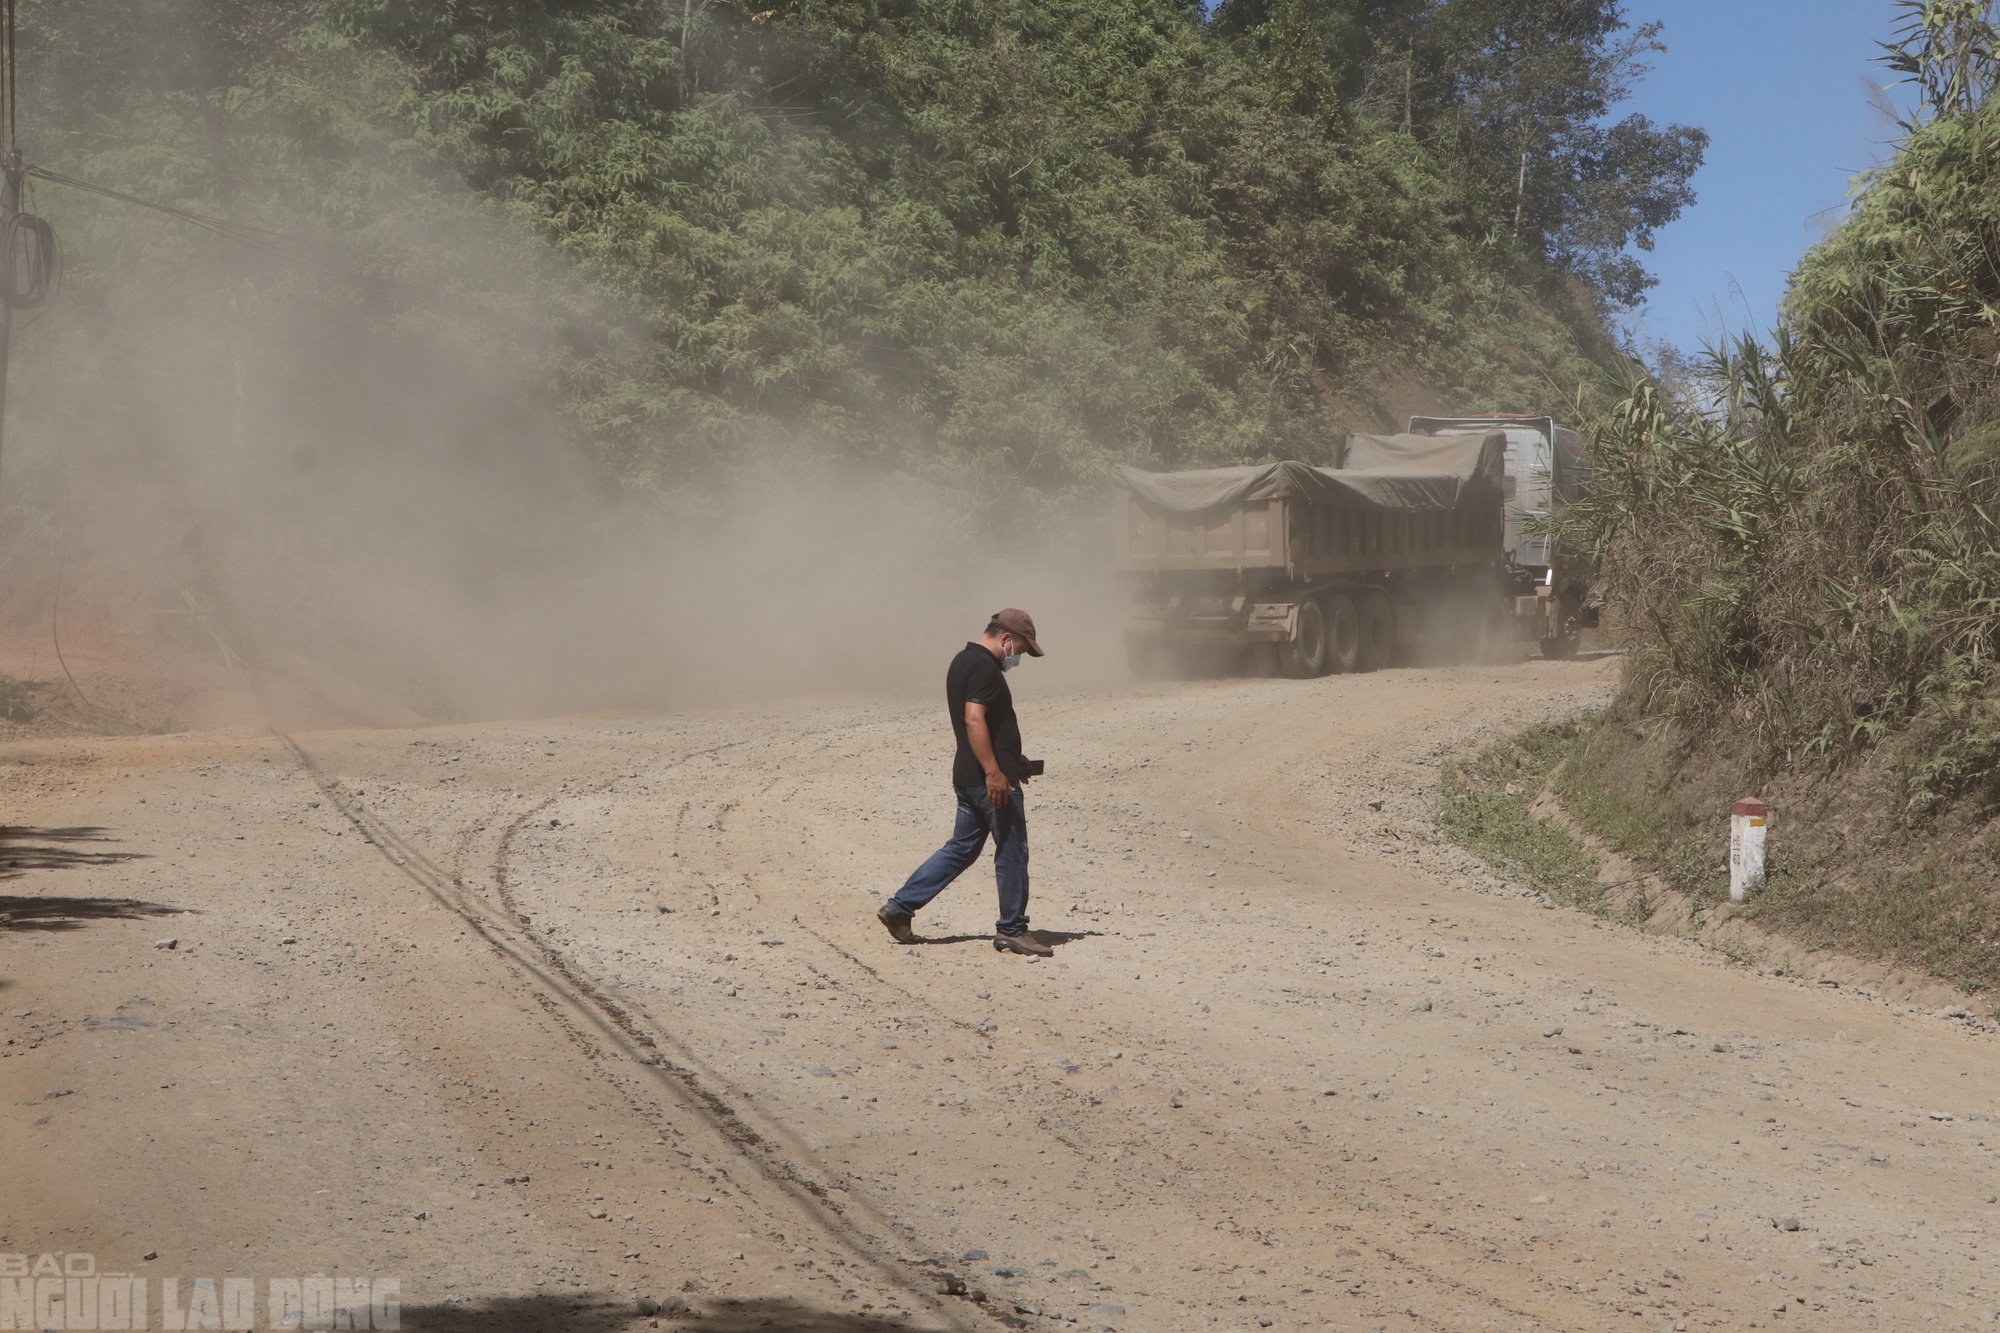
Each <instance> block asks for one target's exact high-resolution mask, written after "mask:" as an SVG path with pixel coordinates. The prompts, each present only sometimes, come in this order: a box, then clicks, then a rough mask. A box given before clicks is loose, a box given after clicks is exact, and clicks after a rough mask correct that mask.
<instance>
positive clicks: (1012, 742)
mask: <svg viewBox="0 0 2000 1333" xmlns="http://www.w3.org/2000/svg"><path fill="white" fill-rule="evenodd" d="M944 697H945V705H946V706H947V707H948V708H950V709H951V732H952V735H954V736H956V737H958V757H957V758H956V759H954V760H952V763H951V785H952V786H954V787H983V786H985V785H986V769H985V768H984V767H983V766H982V765H981V764H980V762H979V756H978V755H976V754H974V753H973V752H972V743H971V742H970V741H968V740H966V738H965V706H966V705H967V704H968V703H975V704H985V705H986V730H987V731H988V732H989V733H991V735H992V737H993V757H994V758H995V759H998V760H999V761H1000V769H1001V771H1002V772H1004V773H1005V774H1006V775H1007V776H1008V777H1010V778H1012V779H1014V781H1016V782H1019V781H1020V780H1021V779H1022V778H1023V777H1024V776H1026V774H1027V771H1028V762H1027V760H1025V759H1023V758H1022V757H1021V724H1020V723H1019V722H1018V721H1016V720H1015V718H1014V692H1013V691H1012V690H1010V689H1008V688H1007V677H1006V674H1005V673H1004V672H1002V671H1001V670H1000V659H999V658H997V657H995V656H994V655H993V654H992V653H991V652H989V651H988V650H987V649H986V648H985V647H984V646H983V645H981V644H977V643H968V644H966V645H965V651H964V652H962V653H960V654H959V655H958V656H957V657H954V658H952V659H951V668H950V670H948V671H946V672H945V673H944Z"/></svg>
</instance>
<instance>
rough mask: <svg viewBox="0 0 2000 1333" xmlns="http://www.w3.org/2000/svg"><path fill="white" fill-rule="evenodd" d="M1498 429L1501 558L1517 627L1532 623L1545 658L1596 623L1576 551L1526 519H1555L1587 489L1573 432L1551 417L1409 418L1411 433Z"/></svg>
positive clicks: (1569, 647) (1566, 648) (1590, 570)
mask: <svg viewBox="0 0 2000 1333" xmlns="http://www.w3.org/2000/svg"><path fill="white" fill-rule="evenodd" d="M1491 430H1498V431H1500V432H1502V433H1503V434H1504V435H1505V436H1506V437H1507V464H1506V479H1505V480H1504V481H1503V482H1502V490H1501V494H1502V497H1503V501H1504V504H1505V507H1506V538H1505V542H1506V553H1507V564H1508V575H1509V582H1510V583H1511V584H1512V585H1513V593H1514V598H1515V616H1516V620H1517V622H1527V623H1529V624H1530V625H1531V626H1532V634H1531V637H1534V638H1537V639H1539V640H1540V642H1541V647H1542V653H1543V655H1544V656H1546V657H1568V656H1571V655H1573V654H1574V653H1575V652H1576V648H1577V644H1578V640H1579V639H1580V637H1581V634H1582V631H1583V630H1584V629H1585V628H1587V627H1593V626H1595V625H1596V623H1597V610H1596V608H1595V607H1593V606H1591V605H1589V597H1590V589H1591V585H1592V584H1593V583H1594V582H1595V581H1596V577H1597V571H1596V569H1595V568H1594V567H1593V566H1592V565H1591V564H1590V562H1589V561H1588V560H1587V559H1585V558H1584V557H1583V556H1582V555H1581V554H1580V553H1578V552H1576V551H1573V550H1570V549H1568V548H1566V547H1564V546H1562V545H1561V544H1560V543H1559V542H1557V541H1556V539H1555V538H1554V537H1552V536H1550V535H1549V534H1548V533H1547V532H1546V531H1543V532H1534V531H1530V527H1531V524H1530V522H1529V520H1531V519H1541V520H1547V519H1549V518H1550V517H1552V516H1554V515H1557V514H1560V513H1561V512H1562V511H1563V509H1564V508H1566V507H1567V506H1568V505H1569V504H1570V503H1571V502H1573V501H1574V500H1575V499H1576V498H1577V497H1578V496H1580V495H1582V494H1583V492H1584V491H1585V489H1587V488H1588V486H1589V484H1590V458H1589V455H1587V454H1585V453H1584V452H1583V448H1582V441H1581V440H1580V438H1579V437H1578V435H1577V433H1576V432H1575V431H1573V430H1569V429H1567V428H1565V427H1562V426H1558V425H1557V424H1556V423H1555V419H1554V418H1553V417H1538V416H1526V415H1520V414H1515V413H1507V412H1494V413H1489V414H1487V415H1485V416H1472V417H1422V416H1419V417H1411V418H1410V433H1411V434H1412V435H1473V434H1481V433H1484V432H1486V431H1491Z"/></svg>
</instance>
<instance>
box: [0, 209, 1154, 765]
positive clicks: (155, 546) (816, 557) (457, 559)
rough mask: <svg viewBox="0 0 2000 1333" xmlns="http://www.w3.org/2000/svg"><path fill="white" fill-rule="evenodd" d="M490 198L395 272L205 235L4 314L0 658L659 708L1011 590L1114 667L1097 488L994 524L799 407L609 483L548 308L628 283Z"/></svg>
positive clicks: (317, 719)
mask: <svg viewBox="0 0 2000 1333" xmlns="http://www.w3.org/2000/svg"><path fill="white" fill-rule="evenodd" d="M60 204H61V201H60V200H50V201H45V202H44V207H43V211H44V212H46V213H48V214H49V215H50V216H51V217H52V219H53V220H54V221H55V222H56V225H57V226H58V227H59V228H60V227H63V226H64V224H65V219H64V217H63V214H62V212H61V208H60ZM147 225H153V226H158V227H166V228H171V227H173V226H175V225H177V224H175V223H173V222H171V221H161V222H158V223H153V222H151V221H150V220H149V221H148V223H147ZM497 231H498V229H497V228H495V227H493V226H492V225H490V224H488V223H486V222H484V221H481V220H477V219H468V218H465V217H460V218H458V219H456V220H455V221H454V223H453V224H452V225H451V226H450V227H439V226H437V225H435V220H433V225H431V226H429V227H428V228H426V230H425V232H424V234H423V236H422V237H421V238H420V239H417V240H412V241H410V242H409V243H408V245H407V247H406V249H405V251H404V256H405V258H404V262H402V264H401V266H400V268H399V269H398V270H397V273H396V276H395V278H394V280H393V282H391V283H389V284H387V286H386V290H385V284H384V283H383V282H382V280H380V279H379V278H376V279H371V281H370V282H368V283H364V284H356V283H351V282H346V281H342V280H339V279H337V278H336V279H328V278H326V277H325V276H324V275H323V274H318V273H315V272H312V271H310V270H308V271H306V272H303V273H301V272H299V271H296V269H295V268H294V267H288V266H287V265H285V264H283V263H281V262H276V261H271V260H269V259H266V258H265V257H263V256H258V255H245V254H242V253H236V252H232V251H230V250H228V249H227V248H226V247H227V245H228V243H227V242H226V241H216V242H215V243H214V244H213V245H211V246H208V247H206V248H201V249H199V250H198V251H197V253H196V254H195V256H194V257H193V258H191V259H190V258H185V257H184V259H183V262H182V263H181V264H180V265H179V267H178V268H176V269H175V270H174V273H175V276H174V277H173V278H172V279H166V278H152V279H148V280H145V281H130V280H120V279H117V278H116V277H115V276H108V275H107V274H105V273H93V271H92V268H91V265H90V263H89V256H87V255H79V254H78V253H77V252H76V251H75V250H74V249H73V250H72V256H71V257H72V262H73V263H75V264H77V267H78V272H77V273H76V275H75V276H74V277H73V278H72V280H71V282H70V285H69V288H68V290H67V291H66V292H65V293H64V294H63V296H62V298H61V300H60V301H59V302H58V303H57V304H56V305H55V306H54V307H53V308H51V309H50V310H49V311H48V312H47V313H46V314H45V315H43V316H42V317H41V319H40V320H39V321H38V322H37V323H36V324H35V325H34V326H33V327H32V328H30V329H28V330H27V331H26V332H25V334H24V335H17V338H16V359H15V375H14V401H13V403H12V405H11V411H10V414H9V421H8V432H7V447H6V455H5V459H4V468H0V514H4V521H5V523H6V529H7V530H6V531H5V532H4V533H0V547H4V551H5V554H6V557H7V560H8V564H9V568H10V570H11V571H12V578H11V579H10V580H9V581H8V586H7V587H6V589H5V591H4V593H3V594H0V671H5V672H7V673H10V674H14V675H23V676H24V675H27V674H28V673H30V672H33V673H34V674H36V675H38V676H40V677H42V678H44V679H60V677H58V676H56V674H55V667H56V664H55V662H54V660H53V658H54V647H55V642H56V640H55V635H54V633H52V630H53V631H55V632H56V633H60V634H61V635H62V636H63V646H64V650H65V662H66V665H67V667H68V668H69V669H70V670H71V671H74V672H77V673H78V675H77V679H78V681H79V682H81V684H82V688H83V689H84V690H86V691H89V692H91V693H92V694H99V695H105V694H108V695H109V696H111V697H113V698H114V700H115V699H120V698H123V699H153V700H156V701H157V702H156V703H155V705H154V706H153V710H152V711H153V713H154V714H155V715H156V716H157V717H158V718H164V719H165V720H166V722H167V723H168V724H170V725H200V724H215V723H238V724H245V725H254V724H257V723H258V722H260V721H263V720H265V717H263V716H259V714H260V713H262V714H264V715H267V716H269V717H270V718H271V720H275V721H277V722H279V723H281V724H283V725H288V726H300V725H337V724H350V723H352V724H409V723H412V722H416V721H419V720H428V721H446V720H461V719H471V718H491V717H500V716H523V715H546V714H551V713H559V712H569V711H600V710H649V709H659V708H667V707H677V706H687V705H698V704H709V703H719V702H731V701H745V700H753V699H761V698H770V697H777V696H787V695H798V694H801V693H806V694H818V693H847V692H854V691H871V692H883V691H887V692H896V693H904V692H908V691H913V690H926V689H934V688H936V686H937V684H938V682H939V681H940V680H941V678H942V673H943V668H944V664H945V662H946V660H947V659H948V658H949V656H950V654H951V653H952V652H953V651H955V649H956V648H957V647H958V646H959V645H960V644H962V643H963V642H964V640H965V639H966V638H968V637H971V636H972V635H975V634H977V633H978V632H979V630H980V629H981V628H982V627H983V625H984V622H985V617H986V616H987V615H988V614H989V613H991V612H992V611H994V610H996V609H998V608H999V607H1001V606H1003V605H1019V606H1025V607H1027V608H1028V609H1029V610H1030V611H1031V612H1032V613H1033V614H1034V615H1035V616H1036V617H1037V621H1038V624H1039V625H1040V627H1041V629H1042V632H1043V636H1044V638H1045V640H1046V642H1047V645H1048V647H1049V649H1050V656H1049V657H1048V658H1047V659H1045V661H1044V662H1042V663H1037V664H1036V667H1035V670H1034V676H1035V678H1036V680H1037V683H1038V685H1039V686H1041V687H1050V686H1060V685H1063V684H1083V683H1086V682H1089V681H1092V680H1096V679H1102V678H1104V677H1106V676H1108V675H1111V674H1112V673H1114V672H1116V671H1118V670H1119V669H1120V659H1119V657H1118V643H1117V625H1118V621H1119V618H1120V616H1119V608H1120V607H1121V605H1122V592H1121V589H1120V588H1119V587H1118V585H1117V583H1116V581H1115V579H1114V578H1113V577H1112V576H1111V574H1110V572H1109V568H1108V562H1107V561H1106V560H1105V559H1104V558H1103V556H1102V549H1103V540H1102V531H1101V519H1100V518H1099V517H1098V514H1099V513H1101V512H1102V511H1090V512H1088V514H1087V517H1086V519H1085V520H1084V521H1081V522H1077V523H1074V524H1069V525H1044V526H1045V528H1047V529H1048V530H1050V531H1051V532H1052V536H1051V537H1050V538H1049V539H1048V540H1035V539H1031V538H1030V537H1029V536H1028V535H1027V528H1028V524H1027V522H1026V521H1025V517H1024V521H1023V523H1022V524H1021V526H1020V527H1019V528H1017V529H1011V530H1001V531H995V530H994V528H995V527H996V525H995V524H993V523H992V522H990V521H977V520H973V519H969V518H966V517H964V516H963V513H962V509H961V506H960V504H959V503H958V501H957V498H956V497H954V496H953V495H952V494H951V493H949V492H948V491H947V490H946V489H944V488H941V487H936V486H929V485H926V484H924V483H922V482H919V481H917V480H913V479H911V478H910V477H908V476H898V475H894V474H892V473H889V472H886V471H884V470H882V469H880V468H871V467H864V466H862V465H859V464H856V463H854V462H851V461H848V460H843V459H841V458H840V457H838V456H837V455H835V454H832V453H830V452H828V451H827V450H826V449H824V448H816V447H815V442H814V441H811V440H801V439H797V438H793V439H789V440H783V441H775V440H761V441H759V440H756V439H754V438H753V439H752V440H751V441H750V442H749V443H747V444H744V445H742V446H741V447H740V448H739V449H737V450H736V451H735V452H734V453H733V454H731V455H730V456H729V457H727V458H723V459H719V460H716V461H714V462H713V463H712V465H710V466H709V467H708V468H707V470H706V473H705V479H704V480H703V481H702V482H701V483H700V484H699V485H698V486H695V487H692V488H686V489H683V490H682V491H681V492H680V493H677V494H663V493H662V491H661V490H645V489H631V490H625V491H620V490H618V489H616V488H615V487H613V486H612V485H611V484H610V483H609V482H608V481H607V479H606V477H607V470H606V469H604V468H602V467H599V466H597V465H596V464H595V463H594V462H593V460H592V459H591V458H589V457H588V456H587V455H586V453H585V446H584V444H583V442H582V435H581V433H580V432H579V431H578V430H577V429H576V427H575V426H574V425H573V423H571V422H569V421H568V420H566V419H564V418H563V417H562V416H561V415H560V414H559V412H558V411H557V410H556V408H555V406H554V401H555V396H556V395H555V394H554V392H553V389H552V385H553V383H554V380H555V378H556V375H557V373H558V370H559V364H560V360H559V356H558V345H557V339H556V334H555V329H556V328H558V327H560V326H561V325H560V323H559V321H569V322H570V326H571V327H574V325H575V323H576V322H577V321H586V322H587V321H597V322H600V323H601V324H602V325H603V326H604V327H606V328H616V327H617V326H618V325H619V321H620V318H621V316H620V312H618V311H617V310H616V309H615V308H614V307H612V306H611V305H610V304H609V303H608V302H601V301H598V300H597V299H596V298H593V297H590V296H588V295H587V294H584V293H583V291H582V286H581V284H580V283H578V282H576V281H575V280H574V279H573V278H571V277H569V276H568V275H566V274H564V273H561V272H558V271H553V270H552V269H551V267H550V265H549V262H548V260H547V259H546V256H545V255H540V256H538V255H537V254H536V253H534V247H533V246H532V244H531V243H530V242H527V241H525V240H517V239H514V238H510V237H506V236H503V235H499V234H497ZM687 433H688V432H686V431H684V430H683V428H682V423H677V422H673V421H661V422H656V423H647V424H646V425H644V426H643V427H641V428H640V429H639V430H638V432H637V434H638V435H639V437H640V438H641V440H642V442H643V441H644V440H645V439H646V438H648V437H650V438H652V439H654V440H656V441H657V445H658V448H659V449H660V450H661V452H662V453H663V454H669V453H670V451H671V450H673V449H674V448H676V447H679V441H681V439H682V438H683V437H684V436H685V435H686V434H687ZM1001 509H1002V511H1003V512H1004V509H1005V506H1004V504H1003V505H1002V506H1001ZM1025 513H1026V508H1025V506H1024V507H1023V514H1024V516H1025ZM997 526H998V527H1000V528H1002V529H1006V528H1007V526H1008V525H1007V524H1006V523H1004V522H1003V523H1001V524H999V525H997ZM114 710H115V704H114ZM125 711H126V712H128V713H131V714H133V715H134V716H137V715H138V714H140V713H142V712H144V711H145V710H144V709H142V708H139V707H138V706H137V705H134V706H131V707H128V708H126V709H125Z"/></svg>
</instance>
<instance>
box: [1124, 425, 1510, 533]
mask: <svg viewBox="0 0 2000 1333" xmlns="http://www.w3.org/2000/svg"><path fill="white" fill-rule="evenodd" d="M1506 462H1507V437H1506V436H1505V435H1502V434H1501V433H1500V432H1499V431H1497V430H1496V431H1492V432H1490V433H1488V434H1485V435H1445V436H1435V435H1350V436H1348V437H1347V445H1346V448H1345V449H1344V450H1343V451H1342V464H1343V465H1342V466H1341V467H1339V468H1320V467H1310V466H1308V465H1306V464H1304V463H1266V464H1264V465H1262V466H1260V467H1218V468H1207V469H1204V470H1202V471H1198V472H1141V471H1139V470H1138V469H1137V468H1129V467H1127V468H1120V469H1118V474H1117V483H1118V484H1119V485H1121V486H1124V487H1125V488H1126V489H1128V490H1130V491H1131V492H1132V493H1133V494H1134V495H1135V496H1137V497H1138V498H1139V499H1140V500H1141V501H1142V502H1143V503H1145V504H1146V505H1147V506H1149V507H1150V508H1153V509H1156V510H1159V511H1161V512H1163V513H1169V514H1200V513H1205V512H1207V511H1208V510H1211V509H1220V508H1223V507H1225V506H1228V505H1236V504H1242V503H1243V502H1245V501H1247V500H1303V501H1305V502H1306V503H1308V504H1326V505H1338V506H1340V507H1342V508H1346V509H1380V510H1388V511H1391V512H1396V513H1419V512H1425V511H1436V510H1441V509H1456V508H1457V507H1458V504H1459V500H1460V498H1461V497H1462V496H1463V495H1464V494H1465V491H1466V490H1467V488H1469V487H1474V486H1480V485H1490V486H1494V487H1498V486H1499V484H1500V477H1501V473H1502V472H1503V471H1504V469H1505V468H1506Z"/></svg>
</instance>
